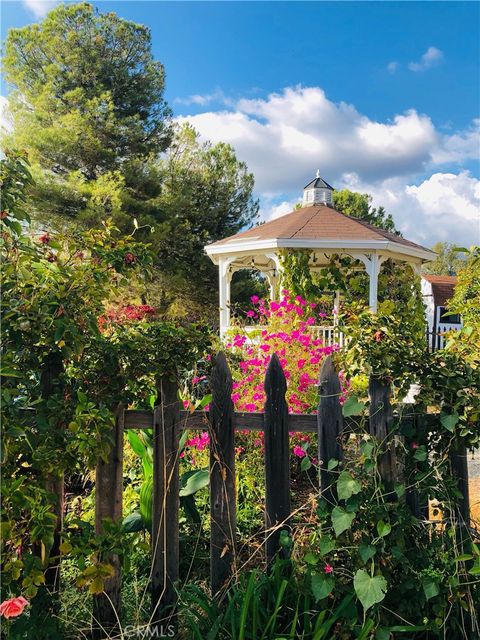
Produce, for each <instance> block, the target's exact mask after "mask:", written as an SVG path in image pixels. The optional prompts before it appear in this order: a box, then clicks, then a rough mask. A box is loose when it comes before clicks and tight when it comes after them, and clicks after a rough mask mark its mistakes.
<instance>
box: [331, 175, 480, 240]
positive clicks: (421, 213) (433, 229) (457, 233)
mask: <svg viewBox="0 0 480 640" xmlns="http://www.w3.org/2000/svg"><path fill="white" fill-rule="evenodd" d="M340 186H341V187H342V188H343V187H345V188H348V189H352V190H354V191H360V192H362V193H370V194H371V195H372V196H373V205H374V206H377V207H378V206H384V207H385V209H386V210H387V211H388V213H391V214H392V215H393V218H394V220H395V223H396V225H397V227H398V228H399V229H400V231H401V232H402V233H403V235H404V236H405V237H406V238H408V239H409V240H413V241H416V242H419V243H421V244H424V245H426V246H432V245H433V244H434V243H435V242H437V241H439V240H449V241H453V242H456V243H457V244H461V245H465V246H467V247H468V246H470V245H471V244H480V180H478V179H477V178H474V177H473V176H471V175H470V173H469V172H468V171H461V172H459V173H440V172H438V173H434V174H432V175H431V176H430V177H429V178H426V179H424V180H422V181H420V182H419V184H418V185H416V184H409V181H405V180H404V179H402V178H389V179H387V180H384V181H382V182H379V183H373V184H368V183H364V182H362V181H361V180H360V179H359V178H358V176H357V175H355V174H350V175H345V176H343V177H342V180H341V183H340Z"/></svg>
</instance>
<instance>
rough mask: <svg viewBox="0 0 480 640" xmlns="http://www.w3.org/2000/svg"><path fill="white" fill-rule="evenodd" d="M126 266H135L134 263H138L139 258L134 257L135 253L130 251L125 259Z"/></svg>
mask: <svg viewBox="0 0 480 640" xmlns="http://www.w3.org/2000/svg"><path fill="white" fill-rule="evenodd" d="M123 259H124V261H125V264H133V263H134V262H136V261H137V256H134V255H133V253H130V251H128V252H127V253H126V254H125V255H124V257H123Z"/></svg>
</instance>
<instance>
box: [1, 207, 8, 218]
mask: <svg viewBox="0 0 480 640" xmlns="http://www.w3.org/2000/svg"><path fill="white" fill-rule="evenodd" d="M5 218H8V211H6V210H5V209H4V210H3V211H0V220H5Z"/></svg>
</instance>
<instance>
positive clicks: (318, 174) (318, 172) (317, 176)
mask: <svg viewBox="0 0 480 640" xmlns="http://www.w3.org/2000/svg"><path fill="white" fill-rule="evenodd" d="M315 177H316V178H319V177H320V169H317V175H316V176H315Z"/></svg>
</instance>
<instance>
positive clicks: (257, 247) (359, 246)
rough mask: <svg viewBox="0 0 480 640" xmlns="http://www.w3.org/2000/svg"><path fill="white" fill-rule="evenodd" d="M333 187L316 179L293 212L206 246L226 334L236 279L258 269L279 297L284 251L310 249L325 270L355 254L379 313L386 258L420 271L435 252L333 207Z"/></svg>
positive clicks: (316, 264)
mask: <svg viewBox="0 0 480 640" xmlns="http://www.w3.org/2000/svg"><path fill="white" fill-rule="evenodd" d="M333 190H334V189H333V187H331V186H330V185H329V184H328V183H327V182H325V180H323V179H322V178H321V177H320V175H319V172H318V171H317V175H316V177H315V178H314V179H313V180H312V181H311V182H309V183H308V184H307V185H306V187H305V188H304V190H303V201H302V206H301V207H300V208H298V209H295V210H294V211H292V212H291V213H287V214H286V215H283V216H281V217H279V218H276V219H274V220H270V221H269V222H265V223H264V224H261V225H258V226H256V227H253V228H252V229H248V230H247V231H241V232H240V233H237V234H235V235H234V236H230V237H228V238H224V239H223V240H219V241H217V242H213V243H211V244H208V245H207V246H206V247H205V251H206V253H207V255H209V256H210V258H211V260H212V261H213V262H214V263H215V264H216V265H218V273H219V293H220V295H219V297H220V300H219V303H220V304H219V306H220V335H221V336H224V335H225V332H226V331H227V329H228V327H229V326H230V283H231V279H232V275H233V274H234V272H235V271H238V270H240V269H252V268H254V269H258V270H259V271H261V272H262V273H263V274H264V275H265V277H266V278H267V280H268V283H269V286H270V298H271V299H272V300H273V299H274V298H275V295H276V292H277V285H278V282H279V279H280V277H281V270H282V265H281V259H280V254H281V252H283V251H285V250H288V249H307V250H309V251H310V252H311V257H310V268H311V269H312V271H315V270H319V269H322V268H324V267H325V266H326V265H327V264H328V263H329V260H330V258H331V256H332V255H334V254H336V255H343V256H350V257H352V258H354V259H356V260H360V261H361V262H363V264H364V265H365V270H366V272H367V273H368V276H369V283H370V286H369V305H370V309H371V310H372V311H373V312H376V311H377V292H378V274H379V272H380V269H381V267H382V263H383V262H385V260H388V259H390V258H391V259H393V260H394V261H397V262H399V263H408V264H411V265H412V267H413V268H414V270H415V272H416V273H419V269H420V266H421V265H422V263H423V262H428V261H430V260H433V259H434V258H435V255H436V254H435V253H434V252H433V251H430V249H426V248H425V247H422V246H421V245H419V244H416V243H414V242H411V241H410V240H406V239H405V238H402V237H399V236H396V235H395V234H393V233H390V232H389V231H384V230H383V229H379V228H378V227H374V226H373V225H371V224H369V223H368V222H365V221H364V220H361V219H358V218H353V217H351V216H348V215H345V214H343V213H340V211H337V210H336V209H335V208H334V207H333Z"/></svg>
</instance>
